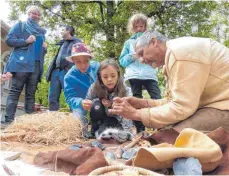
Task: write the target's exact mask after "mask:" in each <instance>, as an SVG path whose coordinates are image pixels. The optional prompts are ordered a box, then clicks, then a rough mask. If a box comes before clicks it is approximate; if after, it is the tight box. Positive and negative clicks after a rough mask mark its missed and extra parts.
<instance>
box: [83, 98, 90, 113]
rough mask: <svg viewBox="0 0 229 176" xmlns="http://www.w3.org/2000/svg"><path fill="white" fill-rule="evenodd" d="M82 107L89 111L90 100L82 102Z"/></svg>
mask: <svg viewBox="0 0 229 176" xmlns="http://www.w3.org/2000/svg"><path fill="white" fill-rule="evenodd" d="M82 106H83V108H84V109H85V110H87V111H89V110H90V109H91V106H92V101H91V100H83V101H82Z"/></svg>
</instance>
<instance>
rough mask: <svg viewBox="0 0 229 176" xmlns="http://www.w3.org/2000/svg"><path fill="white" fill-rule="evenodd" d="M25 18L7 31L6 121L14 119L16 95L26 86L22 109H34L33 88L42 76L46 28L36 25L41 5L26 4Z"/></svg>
mask: <svg viewBox="0 0 229 176" xmlns="http://www.w3.org/2000/svg"><path fill="white" fill-rule="evenodd" d="M27 15H28V19H27V20H26V21H25V22H21V21H20V22H18V23H16V24H15V25H14V26H13V27H12V28H11V29H10V31H9V33H8V35H7V38H6V44H7V45H8V46H9V47H12V48H13V50H12V52H11V54H10V58H9V61H8V63H7V66H6V68H5V71H6V72H10V73H12V75H13V76H12V86H11V89H10V92H9V95H8V97H7V101H6V115H5V122H6V123H11V122H12V121H13V120H14V116H15V112H16V108H17V104H18V99H19V96H20V94H21V92H22V89H23V87H24V86H25V112H26V113H33V112H34V104H35V92H36V89H37V84H38V82H39V81H40V79H41V75H42V72H43V65H44V56H45V53H46V49H47V44H46V43H45V32H46V31H45V30H44V29H43V28H41V26H40V25H39V21H40V18H41V9H40V8H39V7H37V6H29V7H28V8H27Z"/></svg>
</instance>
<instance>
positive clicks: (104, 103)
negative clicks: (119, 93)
mask: <svg viewBox="0 0 229 176" xmlns="http://www.w3.org/2000/svg"><path fill="white" fill-rule="evenodd" d="M102 103H103V106H105V107H108V108H109V107H111V106H112V102H111V101H110V100H107V99H102Z"/></svg>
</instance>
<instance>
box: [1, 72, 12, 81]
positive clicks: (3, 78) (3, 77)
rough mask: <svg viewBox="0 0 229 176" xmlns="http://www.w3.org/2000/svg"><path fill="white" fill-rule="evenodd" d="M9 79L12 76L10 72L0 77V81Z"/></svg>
mask: <svg viewBox="0 0 229 176" xmlns="http://www.w3.org/2000/svg"><path fill="white" fill-rule="evenodd" d="M11 77H12V74H11V73H10V72H7V73H5V74H2V75H1V81H7V80H9V79H10V78H11Z"/></svg>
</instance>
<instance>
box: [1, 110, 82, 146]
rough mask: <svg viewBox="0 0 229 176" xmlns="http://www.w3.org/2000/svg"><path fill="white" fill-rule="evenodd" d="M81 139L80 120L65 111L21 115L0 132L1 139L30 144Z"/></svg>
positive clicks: (67, 142) (77, 140) (79, 140)
mask: <svg viewBox="0 0 229 176" xmlns="http://www.w3.org/2000/svg"><path fill="white" fill-rule="evenodd" d="M82 140H83V138H82V132H81V124H80V121H79V120H78V118H75V117H73V115H72V114H71V113H66V112H44V113H36V114H26V115H22V116H19V117H17V118H16V119H15V121H14V122H13V123H12V124H11V125H9V126H8V127H7V128H6V129H5V130H4V131H3V132H2V133H1V141H7V142H11V141H16V142H17V141H18V142H25V143H30V144H32V143H37V144H45V145H56V144H73V143H81V142H82Z"/></svg>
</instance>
